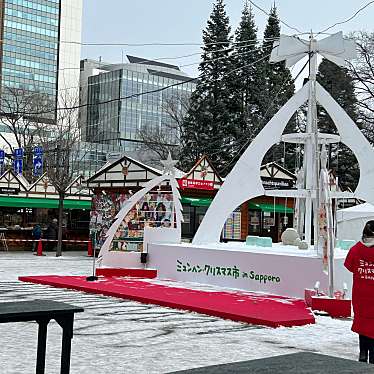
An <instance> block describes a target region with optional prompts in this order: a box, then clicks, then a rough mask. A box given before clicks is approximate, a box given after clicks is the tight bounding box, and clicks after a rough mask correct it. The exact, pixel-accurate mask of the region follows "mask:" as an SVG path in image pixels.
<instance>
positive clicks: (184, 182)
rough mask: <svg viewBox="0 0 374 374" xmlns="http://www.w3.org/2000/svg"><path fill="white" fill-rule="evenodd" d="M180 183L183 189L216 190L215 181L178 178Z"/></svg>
mask: <svg viewBox="0 0 374 374" xmlns="http://www.w3.org/2000/svg"><path fill="white" fill-rule="evenodd" d="M178 184H179V187H180V188H181V189H185V188H193V189H196V190H214V182H213V181H203V180H197V179H186V178H182V179H179V180H178Z"/></svg>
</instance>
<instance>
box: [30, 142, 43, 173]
mask: <svg viewBox="0 0 374 374" xmlns="http://www.w3.org/2000/svg"><path fill="white" fill-rule="evenodd" d="M33 154H34V157H33V171H32V173H33V175H34V176H35V177H40V176H41V175H43V148H42V147H35V148H34V151H33Z"/></svg>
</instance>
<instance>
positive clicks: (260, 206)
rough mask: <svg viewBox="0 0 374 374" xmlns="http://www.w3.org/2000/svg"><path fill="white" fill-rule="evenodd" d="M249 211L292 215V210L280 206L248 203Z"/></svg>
mask: <svg viewBox="0 0 374 374" xmlns="http://www.w3.org/2000/svg"><path fill="white" fill-rule="evenodd" d="M249 209H252V210H253V209H254V210H262V211H263V212H274V211H275V212H276V213H293V209H292V208H289V207H286V206H284V205H281V204H267V203H259V204H256V203H249Z"/></svg>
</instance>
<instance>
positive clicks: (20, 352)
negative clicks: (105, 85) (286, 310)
mask: <svg viewBox="0 0 374 374" xmlns="http://www.w3.org/2000/svg"><path fill="white" fill-rule="evenodd" d="M91 268H92V262H91V259H89V258H87V257H85V256H84V254H79V253H70V252H69V253H67V254H66V255H64V256H63V257H62V258H56V257H54V256H53V254H52V253H48V255H47V256H45V257H35V256H33V255H32V254H29V253H4V252H0V301H1V302H6V301H20V300H30V299H38V298H45V299H52V300H56V301H63V302H67V303H71V304H75V305H78V306H82V307H83V308H84V309H85V312H84V313H81V314H78V315H77V316H76V320H75V325H74V326H75V329H74V330H75V335H74V339H73V344H72V359H71V373H72V374H86V373H87V374H89V373H100V374H123V373H147V374H148V373H168V372H172V371H177V370H182V369H187V368H194V367H199V366H207V365H215V364H222V363H228V362H233V361H244V360H251V359H256V358H262V357H268V356H274V355H282V354H286V353H294V352H298V351H313V352H320V353H323V354H329V355H333V356H339V357H344V358H349V359H353V360H355V359H356V356H357V349H358V348H357V336H356V335H355V334H354V333H352V332H351V331H350V327H351V321H347V320H333V319H331V318H329V317H318V316H317V323H316V324H315V325H311V326H304V327H297V328H279V329H271V328H266V327H259V326H251V325H247V324H243V323H237V322H231V321H227V320H222V319H219V318H214V317H209V316H205V315H201V314H196V313H189V312H185V311H178V310H173V309H167V308H161V307H158V306H153V305H144V304H139V303H136V302H133V301H126V300H122V299H115V298H109V297H102V296H95V295H89V294H84V293H80V292H75V291H68V290H61V289H55V288H51V287H46V286H39V285H32V284H26V283H22V282H19V281H18V280H17V278H18V276H19V275H39V274H43V275H46V274H64V275H67V274H72V275H86V274H90V272H91ZM0 342H1V348H0V373H2V374H21V373H22V374H28V373H34V372H35V368H34V366H35V358H36V343H37V325H36V324H35V323H14V324H0ZM60 346H61V329H60V327H59V326H58V325H57V324H56V323H55V322H51V323H50V325H49V329H48V343H47V366H46V373H48V374H53V373H58V372H59V359H60Z"/></svg>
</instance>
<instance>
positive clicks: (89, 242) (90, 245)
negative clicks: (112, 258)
mask: <svg viewBox="0 0 374 374" xmlns="http://www.w3.org/2000/svg"><path fill="white" fill-rule="evenodd" d="M87 256H88V257H92V256H93V249H92V242H91V240H89V241H88V244H87Z"/></svg>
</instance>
